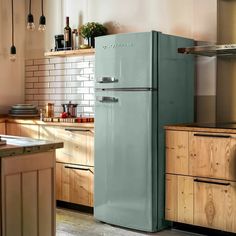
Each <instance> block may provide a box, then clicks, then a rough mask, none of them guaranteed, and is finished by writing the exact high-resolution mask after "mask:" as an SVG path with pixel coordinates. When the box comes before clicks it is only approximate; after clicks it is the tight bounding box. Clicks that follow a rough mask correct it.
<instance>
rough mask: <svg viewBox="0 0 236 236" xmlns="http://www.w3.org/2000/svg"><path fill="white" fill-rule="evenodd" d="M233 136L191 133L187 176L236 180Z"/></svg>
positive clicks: (235, 143) (235, 145)
mask: <svg viewBox="0 0 236 236" xmlns="http://www.w3.org/2000/svg"><path fill="white" fill-rule="evenodd" d="M235 137H236V136H235V134H220V133H204V132H197V133H196V132H191V133H190V134H189V174H190V175H193V176H201V177H211V178H219V179H228V180H236V171H235V166H236V139H235Z"/></svg>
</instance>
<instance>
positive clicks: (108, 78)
mask: <svg viewBox="0 0 236 236" xmlns="http://www.w3.org/2000/svg"><path fill="white" fill-rule="evenodd" d="M157 35H158V33H157V32H145V33H129V34H117V35H108V36H102V37H97V38H96V57H95V64H96V70H95V86H96V88H156V84H157V79H156V78H153V77H152V75H153V74H152V70H153V68H152V59H153V55H152V52H153V50H152V49H153V47H154V44H153V41H154V42H155V45H156V44H157V40H153V38H156V37H157ZM155 68H157V66H156V67H155ZM153 83H155V84H153Z"/></svg>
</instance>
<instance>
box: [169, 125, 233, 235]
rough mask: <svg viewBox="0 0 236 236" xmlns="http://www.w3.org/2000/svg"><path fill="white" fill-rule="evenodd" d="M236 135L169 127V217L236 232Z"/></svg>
mask: <svg viewBox="0 0 236 236" xmlns="http://www.w3.org/2000/svg"><path fill="white" fill-rule="evenodd" d="M235 138H236V132H230V130H222V129H221V130H219V129H213V128H212V129H209V128H208V129H206V130H205V129H204V128H192V127H184V126H182V127H181V126H168V127H166V206H165V218H166V219H167V220H170V221H175V222H181V223H186V224H193V225H197V226H203V227H208V228H212V229H218V230H223V231H227V232H234V233H235V232H236V213H235V210H234V209H235V208H236V169H235V166H236V139H235Z"/></svg>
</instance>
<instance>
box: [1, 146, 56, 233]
mask: <svg viewBox="0 0 236 236" xmlns="http://www.w3.org/2000/svg"><path fill="white" fill-rule="evenodd" d="M54 168H55V151H48V152H42V153H35V154H28V155H21V156H14V157H7V158H2V159H1V194H2V195H1V201H2V202H1V204H2V235H4V236H5V235H6V236H12V235H14V236H15V235H32V236H34V235H39V236H46V235H48V236H51V235H55V181H54V174H55V172H54Z"/></svg>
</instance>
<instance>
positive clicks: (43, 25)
mask: <svg viewBox="0 0 236 236" xmlns="http://www.w3.org/2000/svg"><path fill="white" fill-rule="evenodd" d="M38 30H39V31H40V32H43V31H45V30H46V17H45V16H44V15H42V16H40V18H39V28H38Z"/></svg>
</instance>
